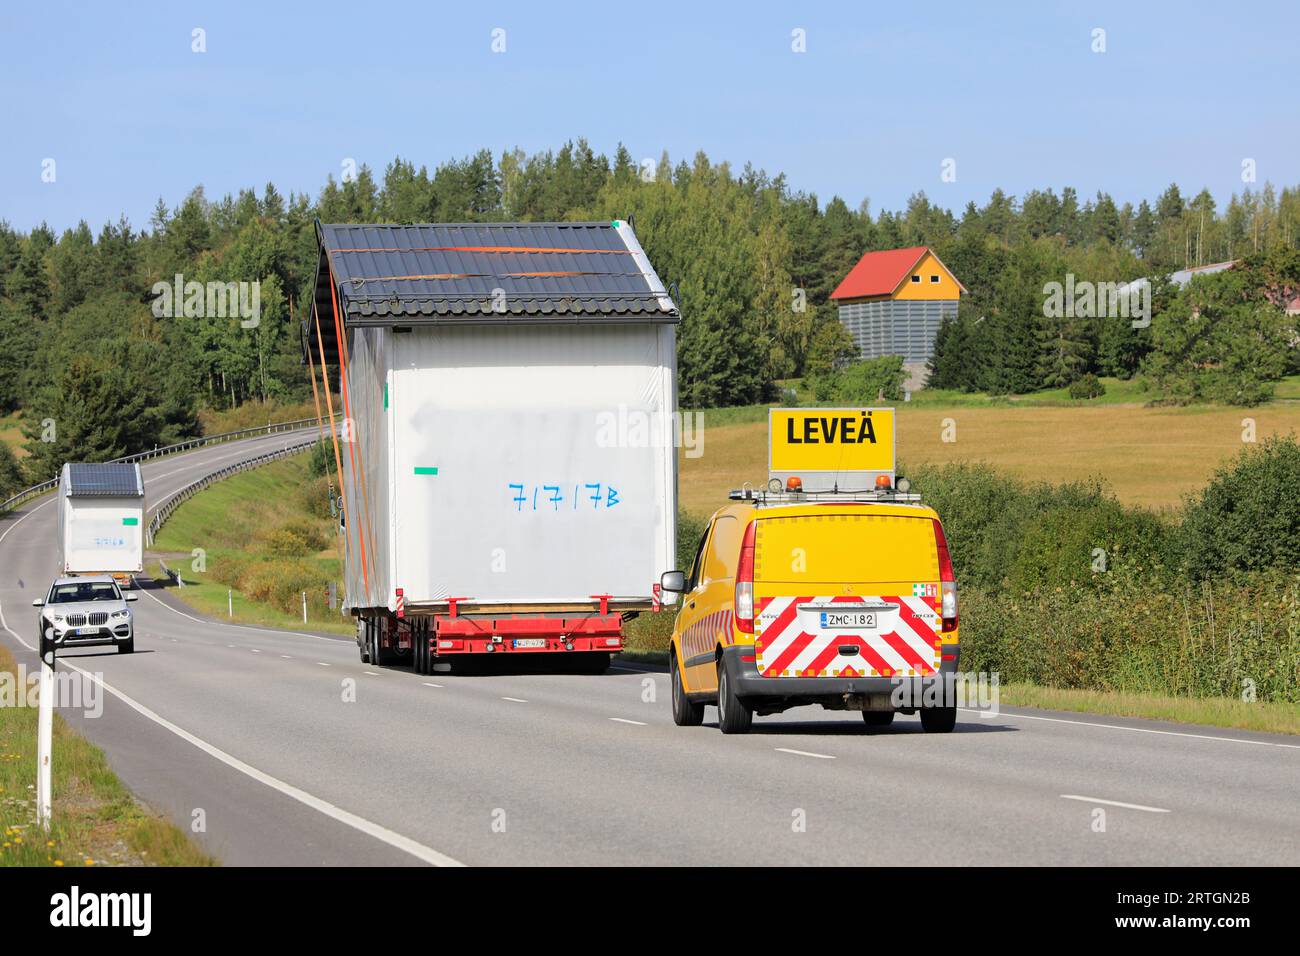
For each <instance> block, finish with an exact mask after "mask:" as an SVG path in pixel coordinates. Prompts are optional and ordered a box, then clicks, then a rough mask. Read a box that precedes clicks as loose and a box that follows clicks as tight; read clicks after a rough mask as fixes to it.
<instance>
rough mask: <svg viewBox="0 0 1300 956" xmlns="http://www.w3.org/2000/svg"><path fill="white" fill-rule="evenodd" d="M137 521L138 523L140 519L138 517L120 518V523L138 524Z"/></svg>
mask: <svg viewBox="0 0 1300 956" xmlns="http://www.w3.org/2000/svg"><path fill="white" fill-rule="evenodd" d="M139 523H140V519H139V518H123V519H122V524H128V525H137V524H139Z"/></svg>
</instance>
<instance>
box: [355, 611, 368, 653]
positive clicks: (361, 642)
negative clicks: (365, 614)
mask: <svg viewBox="0 0 1300 956" xmlns="http://www.w3.org/2000/svg"><path fill="white" fill-rule="evenodd" d="M357 650H359V651H360V652H361V663H363V664H369V663H370V621H368V620H366V619H365V618H362V619H361V621H360V622H359V623H358V624H357Z"/></svg>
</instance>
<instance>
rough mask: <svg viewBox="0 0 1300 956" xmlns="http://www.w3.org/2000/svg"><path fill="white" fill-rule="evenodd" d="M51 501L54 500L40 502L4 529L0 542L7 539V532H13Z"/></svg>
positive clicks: (48, 499)
mask: <svg viewBox="0 0 1300 956" xmlns="http://www.w3.org/2000/svg"><path fill="white" fill-rule="evenodd" d="M53 500H54V499H53V498H47V499H45V500H44V501H42V502H41V503H40V504H39V505H37V506H36V507H35V508H33V509H32V510H31V511H29V512H27V514H25V515H23V516H22V517H21V518H19V519H18V520H17V521H15V522H14V523H13V524H11V525H10V526H9V527H7V528H5V533H4V534H0V541H3V540H4V539H5V538H7V537H9V532H10V531H12V530H14V528H16V527H18V526H19V525H20V524H22V523H23V522H24V521H26V520H27V519H28V518H30V517H31V516H32V515H34V514H36V512H38V511H40V510H41V509H42V508H44V507H45V506H46V505H48V504H49V503H50V502H52V501H53Z"/></svg>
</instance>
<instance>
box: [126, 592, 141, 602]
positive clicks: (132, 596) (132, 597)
mask: <svg viewBox="0 0 1300 956" xmlns="http://www.w3.org/2000/svg"><path fill="white" fill-rule="evenodd" d="M122 600H124V601H138V600H140V595H138V594H123V595H122Z"/></svg>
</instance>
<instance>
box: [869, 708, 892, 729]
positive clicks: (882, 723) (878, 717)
mask: <svg viewBox="0 0 1300 956" xmlns="http://www.w3.org/2000/svg"><path fill="white" fill-rule="evenodd" d="M862 721H863V723H865V724H866V725H867V726H868V727H888V726H889V725H890V724H892V723H893V722H894V712H893V711H892V710H864V711H863V712H862Z"/></svg>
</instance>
